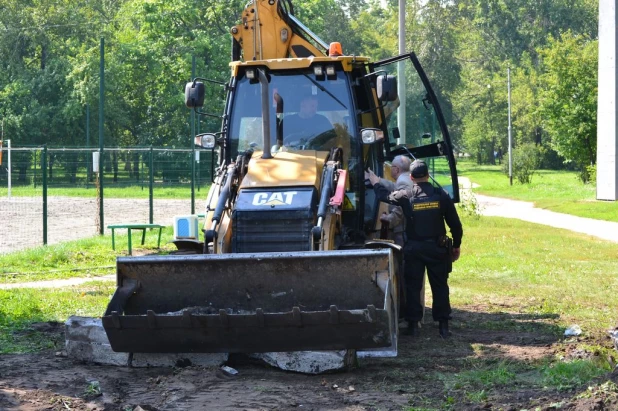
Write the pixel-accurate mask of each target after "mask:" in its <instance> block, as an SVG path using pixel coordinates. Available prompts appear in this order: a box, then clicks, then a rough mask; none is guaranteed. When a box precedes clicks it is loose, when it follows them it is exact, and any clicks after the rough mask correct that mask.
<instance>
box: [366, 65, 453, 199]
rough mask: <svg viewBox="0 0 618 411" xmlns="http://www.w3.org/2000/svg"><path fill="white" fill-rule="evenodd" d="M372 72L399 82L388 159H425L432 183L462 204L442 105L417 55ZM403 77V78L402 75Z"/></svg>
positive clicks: (390, 124)
mask: <svg viewBox="0 0 618 411" xmlns="http://www.w3.org/2000/svg"><path fill="white" fill-rule="evenodd" d="M370 69H371V71H372V72H374V71H375V72H381V73H386V74H389V75H394V76H397V77H398V78H397V80H398V82H399V100H400V105H401V106H402V107H404V109H403V112H404V113H405V115H404V116H401V117H400V110H397V111H395V112H393V114H392V115H390V116H387V117H386V119H387V124H386V126H387V128H388V133H387V134H388V135H389V136H390V137H389V138H390V139H391V141H390V142H388V143H387V144H384V151H385V157H386V159H387V160H391V161H392V159H393V158H394V157H395V156H397V155H400V154H402V155H406V156H408V157H411V158H412V160H414V159H422V160H424V161H425V162H426V163H427V166H428V167H429V173H430V176H431V179H430V181H431V182H432V183H433V184H434V185H435V186H440V187H442V188H443V189H444V190H445V191H446V192H447V193H448V194H449V195H450V197H451V198H452V199H453V201H454V202H459V182H458V180H457V169H456V165H455V156H454V154H453V144H452V141H451V137H450V134H449V131H448V127H447V125H446V121H445V119H444V114H443V111H442V109H441V108H440V103H439V101H438V98H437V97H436V94H435V92H434V90H433V88H432V87H431V83H430V82H429V79H428V77H427V74H426V73H425V71H424V70H423V68H422V66H421V64H420V62H419V60H418V58H417V56H416V54H414V53H409V54H403V55H400V56H396V57H392V58H389V59H386V60H382V61H379V62H376V63H372V64H370ZM399 73H403V77H402V76H401V74H399Z"/></svg>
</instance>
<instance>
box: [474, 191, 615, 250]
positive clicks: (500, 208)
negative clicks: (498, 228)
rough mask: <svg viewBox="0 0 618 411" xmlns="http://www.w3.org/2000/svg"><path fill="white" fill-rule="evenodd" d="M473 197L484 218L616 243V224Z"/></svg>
mask: <svg viewBox="0 0 618 411" xmlns="http://www.w3.org/2000/svg"><path fill="white" fill-rule="evenodd" d="M475 197H476V199H477V201H478V202H479V205H480V206H481V214H482V215H485V216H495V217H507V218H517V219H519V220H524V221H529V222H531V223H537V224H543V225H548V226H551V227H556V228H564V229H566V230H571V231H575V232H577V233H583V234H588V235H591V236H594V237H598V238H601V239H603V240H609V241H613V242H616V243H618V223H615V222H612V221H603V220H594V219H592V218H585V217H577V216H574V215H569V214H562V213H555V212H553V211H549V210H544V209H541V208H535V207H534V204H532V203H529V202H527V201H515V200H508V199H504V198H496V197H487V196H483V195H480V194H475ZM617 207H618V205H617Z"/></svg>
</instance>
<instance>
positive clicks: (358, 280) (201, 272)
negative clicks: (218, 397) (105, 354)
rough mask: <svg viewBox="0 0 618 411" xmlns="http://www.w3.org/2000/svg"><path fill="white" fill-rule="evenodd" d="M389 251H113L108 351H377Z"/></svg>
mask: <svg viewBox="0 0 618 411" xmlns="http://www.w3.org/2000/svg"><path fill="white" fill-rule="evenodd" d="M395 266H396V263H395V261H394V257H393V251H391V250H390V249H362V250H342V251H322V252H279V253H259V254H250V253H247V254H215V255H176V256H174V255H172V256H152V257H120V258H118V260H117V286H118V288H117V290H116V292H115V294H114V296H113V298H112V300H111V301H110V303H109V305H108V307H107V310H106V312H105V315H104V316H103V326H104V328H105V331H106V333H107V336H108V338H109V342H110V344H111V346H112V349H113V350H114V351H118V352H145V353H181V352H182V353H190V352H229V353H233V352H243V353H257V352H276V351H306V350H342V349H357V350H365V349H379V348H384V347H391V346H392V345H394V343H395V341H394V340H395V339H396V327H397V318H396V315H397V314H396V309H397V308H396V307H397V293H396V290H397V288H396V287H397V284H396V278H397V277H396V275H395V273H394V270H395Z"/></svg>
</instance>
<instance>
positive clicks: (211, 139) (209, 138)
mask: <svg viewBox="0 0 618 411" xmlns="http://www.w3.org/2000/svg"><path fill="white" fill-rule="evenodd" d="M216 143H217V136H216V135H214V134H212V133H203V134H198V135H197V136H195V145H196V146H198V147H202V148H206V149H209V150H212V149H213V148H215V144H216Z"/></svg>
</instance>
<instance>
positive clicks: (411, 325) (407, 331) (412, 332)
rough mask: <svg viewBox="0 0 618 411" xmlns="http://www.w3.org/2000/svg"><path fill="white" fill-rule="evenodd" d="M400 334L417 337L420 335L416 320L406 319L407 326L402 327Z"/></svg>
mask: <svg viewBox="0 0 618 411" xmlns="http://www.w3.org/2000/svg"><path fill="white" fill-rule="evenodd" d="M400 334H403V335H409V336H411V337H418V336H419V335H420V332H419V330H418V321H412V320H408V328H402V329H401V331H400Z"/></svg>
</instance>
